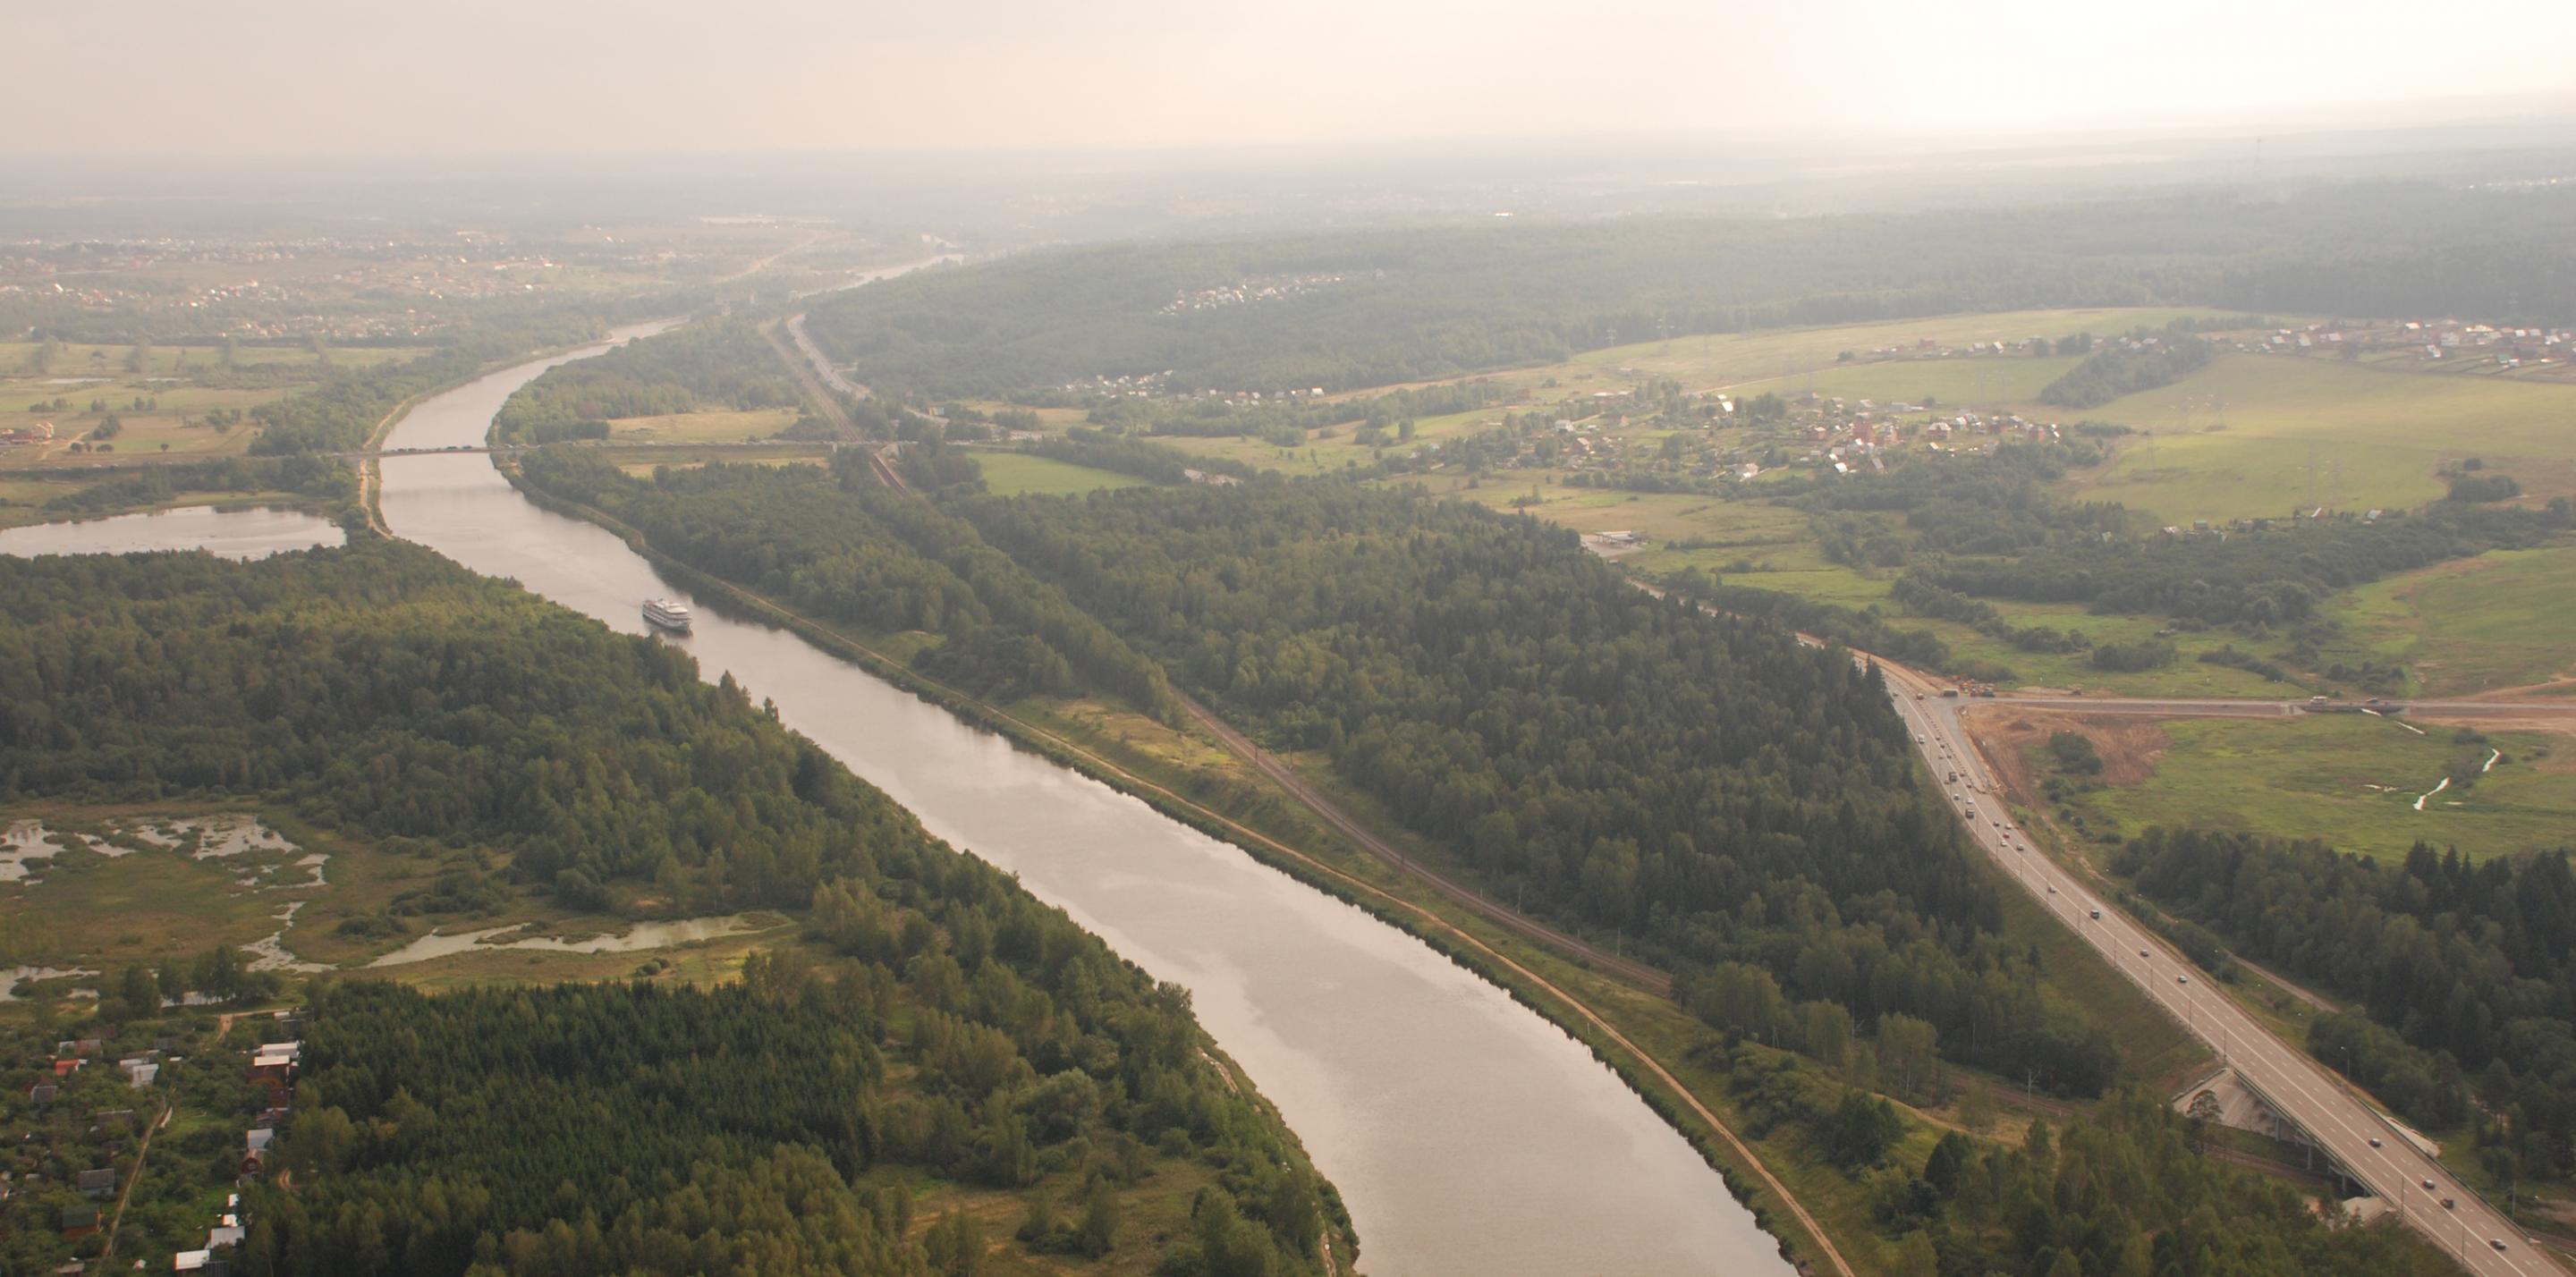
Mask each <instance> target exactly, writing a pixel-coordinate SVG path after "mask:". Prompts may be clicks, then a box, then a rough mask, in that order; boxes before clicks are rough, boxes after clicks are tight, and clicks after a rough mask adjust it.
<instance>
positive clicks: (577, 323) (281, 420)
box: [250, 314, 604, 456]
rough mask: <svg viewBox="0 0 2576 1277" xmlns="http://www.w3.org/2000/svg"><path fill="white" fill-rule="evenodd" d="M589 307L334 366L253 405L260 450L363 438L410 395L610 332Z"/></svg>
mask: <svg viewBox="0 0 2576 1277" xmlns="http://www.w3.org/2000/svg"><path fill="white" fill-rule="evenodd" d="M603 331H604V329H603V328H602V327H601V325H600V323H599V322H598V321H597V320H595V319H592V318H590V317H589V316H586V315H577V314H557V315H549V316H546V317H544V318H542V319H534V320H531V321H530V322H529V323H527V324H526V325H524V326H516V327H509V328H500V327H493V328H485V329H478V330H476V331H475V332H474V333H473V334H472V335H471V336H470V337H468V338H465V339H462V340H459V341H458V342H456V343H455V344H453V345H449V346H446V347H442V348H441V349H438V350H435V351H432V352H430V353H429V354H426V355H421V356H419V357H417V358H413V359H407V360H404V361H403V362H401V363H398V364H379V365H376V366H374V367H370V368H342V369H332V370H331V371H329V372H327V373H326V374H324V376H323V378H322V382H321V384H320V385H317V386H314V387H312V388H311V389H309V390H303V391H298V392H297V393H295V394H292V395H289V396H287V397H286V398H284V399H280V400H276V401H274V402H271V403H264V404H261V405H259V406H258V407H256V408H253V409H251V410H250V415H251V417H252V418H253V419H255V420H257V421H258V422H259V423H260V427H261V433H260V436H259V438H257V439H253V440H251V444H250V451H251V453H252V454H253V455H255V456H277V455H283V454H288V453H297V452H342V451H347V450H350V449H354V448H358V447H361V446H363V445H364V444H365V443H366V442H367V436H368V435H370V434H372V433H374V431H375V428H376V426H377V424H378V423H380V422H382V421H383V420H384V419H385V417H386V416H387V415H388V414H390V413H391V412H393V410H394V409H395V408H397V407H399V406H401V404H402V402H403V401H404V400H406V399H409V398H411V397H412V396H414V395H421V394H427V393H429V392H430V391H433V390H436V389H439V388H440V387H442V386H447V385H450V384H453V383H456V382H460V381H465V380H468V379H470V378H472V377H473V376H474V375H475V374H476V373H477V372H479V371H481V370H482V368H483V367H484V366H485V365H486V364H490V363H493V362H495V361H498V360H503V359H508V358H511V357H513V356H516V355H523V354H527V353H530V352H533V351H537V350H543V349H545V348H547V347H550V346H563V345H571V344H573V343H576V342H582V341H588V340H590V339H592V338H595V337H597V336H599V335H600V334H601V332H603Z"/></svg>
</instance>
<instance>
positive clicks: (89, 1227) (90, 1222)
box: [62, 1202, 98, 1242]
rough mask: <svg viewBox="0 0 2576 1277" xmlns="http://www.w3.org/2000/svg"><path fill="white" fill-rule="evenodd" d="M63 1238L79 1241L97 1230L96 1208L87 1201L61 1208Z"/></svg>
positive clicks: (68, 1240)
mask: <svg viewBox="0 0 2576 1277" xmlns="http://www.w3.org/2000/svg"><path fill="white" fill-rule="evenodd" d="M62 1222H63V1240H64V1241H67V1242H70V1241H79V1240H80V1239H81V1238H84V1237H87V1236H89V1235H90V1234H91V1233H95V1232H97V1231H98V1208H97V1207H96V1206H92V1205H90V1204H88V1203H87V1202H83V1203H81V1204H80V1205H78V1206H66V1207H64V1208H63V1215H62Z"/></svg>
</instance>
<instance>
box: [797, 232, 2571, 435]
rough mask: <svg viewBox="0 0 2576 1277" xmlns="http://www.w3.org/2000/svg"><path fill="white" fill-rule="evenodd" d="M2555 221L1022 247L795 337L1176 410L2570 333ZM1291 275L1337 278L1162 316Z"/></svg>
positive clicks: (898, 282)
mask: <svg viewBox="0 0 2576 1277" xmlns="http://www.w3.org/2000/svg"><path fill="white" fill-rule="evenodd" d="M2508 228H2510V229H2508ZM2571 228H2576V194H2570V193H2567V192H2547V193H2541V192H2523V193H2501V192H2477V191H2459V190H2445V189H2441V188H2437V187H2434V186H2431V185H2413V184H2396V183H2363V184H2350V185H2336V186H2327V187H2320V188H2317V189H2313V190H2310V191H2306V192H2302V193H2299V194H2296V195H2292V196H2290V197H2288V198H2283V199H2278V200H2259V201H2258V200H2248V199H2240V198H2237V197H2234V196H2231V195H2224V194H2189V195H2156V196H2150V197H2145V198H2138V199H2129V200H2114V201H2100V202H2086V203H2070V204H2063V205H2051V206H2041V207H2035V208H2018V209H1982V210H1965V211H1956V210H1954V211H1939V212H1928V213H1920V214H1912V215H1895V214H1888V215H1868V216H1850V217H1819V218H1799V219H1782V220H1769V219H1766V220H1754V219H1729V218H1682V217H1640V218H1629V219H1621V220H1615V221H1607V222H1586V223H1546V222H1529V223H1517V222H1516V223H1505V224H1491V225H1487V224H1479V225H1470V226H1441V227H1424V228H1404V229H1393V230H1372V231H1355V232H1347V233H1341V234H1332V235H1314V236H1306V237H1273V238H1263V239H1233V240H1217V241H1195V242H1169V243H1152V244H1120V245H1110V246H1101V247H1084V248H1075V249H1067V250H1062V251H1048V252H1037V253H1030V254H1026V255H1023V256H1020V257H1015V258H1010V259H1006V260H1003V261H999V262H994V263H988V264H983V265H979V266H975V267H972V268H969V269H964V270H955V271H941V272H930V273H925V274H922V275H919V276H910V277H904V278H899V279H893V280H888V281H885V282H883V283H880V284H877V285H874V286H871V287H869V288H865V289H858V290H853V291H852V292H849V293H846V294H841V295H838V296H835V297H832V298H828V299H823V300H820V301H818V302H817V303H816V305H815V307H814V309H813V311H812V312H811V315H810V318H809V320H808V327H809V330H810V331H811V332H812V333H813V335H814V338H815V340H816V341H817V342H818V343H820V344H821V345H822V346H823V348H824V349H825V350H826V351H827V352H829V353H830V354H831V355H832V356H833V357H834V358H836V359H838V360H840V361H842V362H844V363H847V364H849V365H852V366H853V367H854V368H855V369H856V370H857V375H858V377H859V379H860V380H862V381H865V382H868V383H869V384H871V385H875V386H878V387H879V388H880V390H891V391H896V392H921V393H927V394H931V395H936V396H972V395H999V394H1006V393H1011V392H1015V391H1022V390H1028V389H1034V388H1045V387H1058V386H1063V385H1066V384H1069V383H1073V382H1076V381H1084V380H1088V379H1090V378H1093V377H1095V376H1109V377H1119V376H1130V377H1155V376H1159V375H1160V374H1163V373H1165V372H1168V373H1170V377H1169V384H1170V385H1171V386H1172V387H1173V388H1175V389H1181V390H1197V389H1218V390H1235V389H1242V390H1273V389H1289V388H1299V389H1302V388H1308V387H1313V386H1323V387H1326V388H1328V389H1335V390H1341V389H1352V388H1359V387H1367V386H1381V385H1392V384H1395V383H1399V382H1406V381H1416V380H1425V379H1432V378H1444V377H1452V376H1457V375H1461V374H1465V373H1472V372H1476V371H1479V370H1483V369H1490V368H1498V367H1506V366H1513V365H1526V364H1532V363H1545V362H1551V361H1554V360H1559V359H1563V358H1565V357H1566V356H1568V355H1570V354H1572V353H1573V352H1575V351H1578V350H1588V349H1597V348H1599V347H1603V346H1612V345H1618V344H1621V343H1625V342H1635V341H1647V340H1652V339H1655V338H1657V337H1664V336H1676V335H1682V334H1688V333H1702V332H1732V331H1746V330H1751V329H1756V328H1774V327H1783V326H1791V325H1810V324H1828V323H1851V322H1857V321H1864V320H1873V319H1896V318H1904V317H1907V316H1914V315H1929V314H1941V313H1949V312H1959V311H1996V310H2014V309H2025V308H2035V307H2058V306H2134V305H2144V304H2153V303H2182V304H2202V305H2218V306H2230V307H2237V308H2243V309H2249V310H2255V311H2281V312H2290V313H2305V314H2338V313H2340V314H2356V315H2404V314H2414V313H2431V314H2444V313H2459V314H2478V315H2486V316H2492V317H2494V319H2495V321H2496V322H2505V321H2520V320H2529V321H2537V322H2565V321H2567V320H2568V319H2570V318H2576V312H2571V311H2570V310H2569V307H2570V306H2576V302H2571V301H2570V300H2569V299H2571V298H2576V252H2571V251H2570V250H2569V249H2568V248H2567V244H2568V243H2569V242H2570V239H2569V235H2568V232H2569V230H2570V229H2571ZM2142 245H2152V246H2153V247H2152V248H2146V247H2141V246H2142ZM2356 245H2366V246H2367V247H2354V246H2356ZM1280 277H1301V278H1315V279H1318V280H1327V279H1328V280H1331V281H1332V282H1321V283H1318V284H1316V285H1315V286H1313V287H1311V288H1308V289H1306V290H1304V291H1299V292H1294V293H1292V294H1290V295H1285V296H1280V297H1276V298H1273V299H1269V300H1262V301H1257V302H1251V303H1246V304H1241V305H1231V306H1224V307H1218V308H1212V309H1189V308H1186V307H1182V308H1175V309H1168V310H1167V308H1170V307H1172V306H1173V303H1174V302H1175V300H1176V299H1178V298H1181V297H1183V296H1185V295H1187V294H1190V293H1193V292H1195V291H1197V290H1202V289H1210V288H1225V287H1231V286H1234V285H1237V284H1239V283H1242V282H1245V281H1248V280H1258V279H1265V278H1280Z"/></svg>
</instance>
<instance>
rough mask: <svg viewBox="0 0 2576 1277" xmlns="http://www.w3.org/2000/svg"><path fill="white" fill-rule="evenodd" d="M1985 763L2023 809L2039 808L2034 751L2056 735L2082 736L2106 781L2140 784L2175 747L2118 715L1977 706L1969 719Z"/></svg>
mask: <svg viewBox="0 0 2576 1277" xmlns="http://www.w3.org/2000/svg"><path fill="white" fill-rule="evenodd" d="M1968 721H1969V724H1970V726H1971V727H1972V729H1973V730H1974V731H1975V733H1976V736H1977V740H1978V741H1979V743H1980V744H1982V745H1983V746H1984V748H1985V751H1986V758H1987V761H1988V762H1990V763H1992V764H1993V765H1994V767H1995V770H1996V771H1997V772H1998V773H1999V774H2000V775H2002V777H2003V780H2004V786H2005V788H2007V789H2009V790H2010V791H2011V792H2012V796H2013V798H2014V799H2015V800H2016V801H2018V802H2021V803H2023V804H2025V805H2036V804H2037V802H2038V795H2039V782H2040V777H2039V775H2038V774H2037V770H2036V769H2035V768H2034V767H2033V766H2032V763H2031V757H2032V753H2033V751H2034V750H2036V749H2038V748H2039V747H2041V746H2045V745H2046V744H2048V738H2049V736H2050V735H2052V734H2054V733H2057V732H2064V731H2075V732H2082V733H2083V734H2084V735H2085V736H2086V737H2088V738H2090V739H2091V740H2092V742H2093V751H2094V752H2095V753H2097V754H2100V755H2101V756H2102V776H2101V779H2102V781H2103V783H2105V784H2110V785H2122V786H2126V785H2136V784H2140V783H2142V782H2144V781H2145V780H2146V779H2147V777H2149V776H2152V775H2154V774H2155V770H2156V763H2157V762H2158V761H2160V760H2161V759H2163V758H2164V756H2165V751H2167V750H2169V749H2171V748H2173V738H2172V737H2170V736H2167V735H2166V734H2165V730H2164V728H2162V727H2160V726H2158V725H2156V724H2155V723H2154V722H2153V721H2152V720H2145V719H2138V718H2133V717H2128V716H2125V715H2117V714H2084V713H2075V712H2060V711H2053V710H2032V709H2021V708H2017V707H2016V708H2011V709H2004V708H1989V707H1986V706H1982V705H1981V706H1978V707H1977V708H1976V710H1975V711H1973V712H1971V713H1970V714H1969V715H1968Z"/></svg>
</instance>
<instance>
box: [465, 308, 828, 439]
mask: <svg viewBox="0 0 2576 1277" xmlns="http://www.w3.org/2000/svg"><path fill="white" fill-rule="evenodd" d="M800 403H802V399H801V397H800V395H799V392H798V390H797V386H796V381H795V379H794V378H793V377H791V376H790V375H788V371H787V369H786V368H785V367H783V366H781V365H780V363H779V362H778V355H777V353H776V352H775V351H773V350H771V349H770V346H769V341H768V339H767V338H765V337H763V336H761V333H760V328H759V326H758V325H756V324H754V323H753V322H752V321H750V320H748V319H736V318H710V319H703V320H699V321H698V322H696V323H691V324H683V325H681V326H680V327H679V328H677V329H674V330H673V331H671V332H667V333H662V334H659V335H656V336H652V337H645V338H640V339H638V340H635V341H630V342H627V343H626V344H624V345H622V346H619V347H617V348H616V349H614V350H610V351H608V352H606V353H604V354H600V355H596V356H593V357H592V358H589V359H578V360H574V361H573V362H571V363H568V364H561V365H558V366H556V367H554V368H549V369H547V370H546V372H545V375H543V376H541V377H539V378H537V379H536V380H535V381H533V382H530V383H529V384H528V385H527V386H526V387H525V388H523V389H521V390H520V391H519V392H518V393H517V394H515V395H512V396H510V401H509V402H508V403H506V404H503V405H502V406H501V412H500V415H499V416H497V417H495V418H493V423H492V425H493V432H494V435H495V437H496V438H498V439H500V440H501V441H502V442H504V443H554V442H557V441H559V440H565V439H598V438H604V437H606V435H607V434H608V421H609V419H610V418H615V417H649V416H655V415H659V414H664V413H680V412H695V411H701V410H708V409H749V408H791V407H796V406H798V405H799V404H800Z"/></svg>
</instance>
